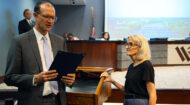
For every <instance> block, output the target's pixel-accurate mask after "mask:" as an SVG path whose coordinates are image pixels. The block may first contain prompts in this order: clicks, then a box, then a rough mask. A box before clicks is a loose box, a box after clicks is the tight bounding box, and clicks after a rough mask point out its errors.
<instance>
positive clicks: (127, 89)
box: [101, 35, 157, 105]
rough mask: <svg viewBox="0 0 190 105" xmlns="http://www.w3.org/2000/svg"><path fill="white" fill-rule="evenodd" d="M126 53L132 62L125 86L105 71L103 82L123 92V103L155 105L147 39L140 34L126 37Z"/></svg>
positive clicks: (128, 104)
mask: <svg viewBox="0 0 190 105" xmlns="http://www.w3.org/2000/svg"><path fill="white" fill-rule="evenodd" d="M126 54H127V55H129V56H130V58H131V59H132V61H133V63H132V64H130V66H129V67H128V72H127V74H126V77H125V78H126V81H125V86H123V85H121V84H119V83H118V82H116V81H114V80H113V79H112V78H111V76H110V75H108V73H107V72H104V73H102V74H101V77H106V79H105V82H111V83H112V84H114V85H115V86H116V87H118V88H119V89H121V90H123V91H124V93H125V99H124V105H156V98H157V97H156V89H155V84H154V68H153V66H152V64H151V62H150V61H149V60H150V57H151V55H150V48H149V45H148V41H147V40H146V38H145V37H144V36H142V35H133V36H129V37H128V41H127V43H126Z"/></svg>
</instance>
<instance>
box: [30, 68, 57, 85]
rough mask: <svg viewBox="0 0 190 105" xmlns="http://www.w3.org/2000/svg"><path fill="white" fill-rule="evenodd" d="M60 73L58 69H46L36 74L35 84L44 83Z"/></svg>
mask: <svg viewBox="0 0 190 105" xmlns="http://www.w3.org/2000/svg"><path fill="white" fill-rule="evenodd" d="M57 75H58V73H57V72H56V70H49V71H44V72H41V73H39V74H36V75H34V84H37V83H43V82H46V81H48V80H51V79H54V78H56V77H57Z"/></svg>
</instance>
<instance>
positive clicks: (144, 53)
mask: <svg viewBox="0 0 190 105" xmlns="http://www.w3.org/2000/svg"><path fill="white" fill-rule="evenodd" d="M128 38H131V39H132V40H134V41H135V43H136V44H137V45H139V52H138V55H137V58H136V60H142V59H148V60H150V58H151V52H150V47H149V43H148V41H147V39H146V38H145V37H144V36H142V35H139V34H135V35H132V36H129V37H128Z"/></svg>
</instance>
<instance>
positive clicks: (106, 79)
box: [100, 72, 114, 82]
mask: <svg viewBox="0 0 190 105" xmlns="http://www.w3.org/2000/svg"><path fill="white" fill-rule="evenodd" d="M100 77H105V80H104V82H113V81H114V80H113V79H112V78H111V76H110V75H109V74H108V73H107V72H103V73H102V74H101V75H100Z"/></svg>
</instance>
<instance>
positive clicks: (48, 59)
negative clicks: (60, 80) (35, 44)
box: [42, 36, 58, 95]
mask: <svg viewBox="0 0 190 105" xmlns="http://www.w3.org/2000/svg"><path fill="white" fill-rule="evenodd" d="M42 40H43V42H44V46H43V47H44V58H45V62H46V68H47V69H49V67H50V65H51V63H52V59H51V54H50V48H49V46H48V42H47V38H46V37H45V36H43V37H42ZM50 88H51V91H52V93H54V94H56V95H57V93H58V84H57V81H50Z"/></svg>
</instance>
